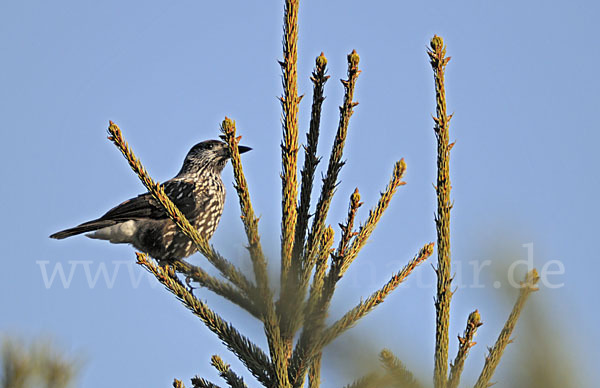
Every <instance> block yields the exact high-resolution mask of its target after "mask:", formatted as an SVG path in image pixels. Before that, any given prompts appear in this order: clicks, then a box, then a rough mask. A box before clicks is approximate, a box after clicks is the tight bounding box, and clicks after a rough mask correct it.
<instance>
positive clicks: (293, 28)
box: [277, 0, 302, 384]
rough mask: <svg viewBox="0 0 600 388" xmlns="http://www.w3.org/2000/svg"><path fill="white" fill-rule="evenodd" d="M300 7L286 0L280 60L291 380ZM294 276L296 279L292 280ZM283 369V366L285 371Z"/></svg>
mask: <svg viewBox="0 0 600 388" xmlns="http://www.w3.org/2000/svg"><path fill="white" fill-rule="evenodd" d="M298 8H299V0H285V7H284V16H283V61H282V62H280V65H281V69H282V71H283V96H282V97H281V98H280V100H281V106H282V109H283V117H282V123H283V143H282V144H281V163H282V166H283V171H282V173H281V182H282V193H281V198H282V203H281V207H282V216H281V275H280V282H281V298H280V299H281V300H282V301H284V302H283V303H280V304H279V305H278V310H277V313H278V321H279V322H278V325H279V327H280V332H281V338H282V340H283V341H284V342H285V344H284V346H285V349H284V353H285V360H282V361H281V363H282V365H285V366H286V368H285V369H286V372H285V373H284V374H285V377H284V376H283V374H282V375H281V378H283V379H285V381H284V383H285V384H288V382H287V356H288V353H289V352H290V349H291V347H292V341H293V337H294V333H293V330H292V324H291V322H292V321H291V320H290V317H289V314H288V311H289V310H288V308H287V306H288V302H289V301H290V300H291V299H292V297H291V294H294V293H295V292H296V287H294V286H293V284H292V283H296V280H295V279H294V277H293V276H290V267H291V266H292V253H293V249H294V235H295V231H296V221H297V219H298V217H297V214H298V213H297V212H298V209H297V201H298V177H297V168H298V167H297V165H298V105H299V104H300V100H301V99H302V97H299V96H298V72H297V61H298V46H297V45H298ZM290 278H291V279H292V281H290ZM281 372H282V373H283V370H282V371H281Z"/></svg>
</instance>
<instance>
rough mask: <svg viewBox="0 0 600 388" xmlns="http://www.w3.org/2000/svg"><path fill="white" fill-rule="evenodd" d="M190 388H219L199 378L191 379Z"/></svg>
mask: <svg viewBox="0 0 600 388" xmlns="http://www.w3.org/2000/svg"><path fill="white" fill-rule="evenodd" d="M192 387H193V388H221V387H219V386H218V385H216V384H213V383H211V382H210V381H208V380H205V379H203V378H201V377H198V376H196V377H192Z"/></svg>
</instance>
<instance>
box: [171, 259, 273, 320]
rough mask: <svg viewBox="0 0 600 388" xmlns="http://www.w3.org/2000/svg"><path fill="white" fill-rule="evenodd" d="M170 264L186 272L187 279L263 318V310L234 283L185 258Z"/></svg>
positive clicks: (182, 272)
mask: <svg viewBox="0 0 600 388" xmlns="http://www.w3.org/2000/svg"><path fill="white" fill-rule="evenodd" d="M170 264H171V265H172V266H173V268H174V269H175V270H176V271H177V272H179V273H181V274H184V275H185V276H186V280H187V279H191V280H192V281H195V282H197V283H198V284H199V285H200V286H202V287H205V288H207V289H208V290H210V291H212V292H214V293H215V294H217V295H220V296H222V297H224V298H225V299H227V300H229V301H231V302H233V303H235V304H236V305H238V306H240V307H241V308H243V309H244V310H246V311H247V312H249V313H250V314H252V315H253V316H254V317H255V318H257V319H262V310H261V309H259V308H258V307H257V306H256V305H255V303H254V301H253V300H252V299H250V298H248V297H247V296H245V295H242V294H241V293H240V291H239V289H238V288H236V287H234V286H233V285H231V284H229V283H227V282H224V281H222V280H219V279H217V278H215V277H213V276H211V275H209V274H208V273H206V271H204V270H203V269H202V268H200V267H198V266H195V265H192V264H190V263H188V262H186V261H185V260H177V261H174V262H173V263H170Z"/></svg>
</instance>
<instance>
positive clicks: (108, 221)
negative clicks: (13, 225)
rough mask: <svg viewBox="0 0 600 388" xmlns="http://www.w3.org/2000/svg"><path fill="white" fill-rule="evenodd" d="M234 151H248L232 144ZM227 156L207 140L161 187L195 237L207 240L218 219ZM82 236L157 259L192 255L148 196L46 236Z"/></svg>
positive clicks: (186, 241)
mask: <svg viewBox="0 0 600 388" xmlns="http://www.w3.org/2000/svg"><path fill="white" fill-rule="evenodd" d="M238 149H239V152H240V154H241V153H244V152H247V151H250V150H251V148H249V147H245V146H238ZM229 158H230V154H229V150H228V148H227V144H225V143H223V142H221V141H218V140H207V141H203V142H201V143H198V144H196V145H195V146H193V147H192V149H191V150H190V151H189V152H188V154H187V156H186V157H185V160H184V161H183V166H182V167H181V170H180V171H179V173H178V174H177V175H176V176H175V177H174V178H173V179H170V180H168V181H166V182H164V183H163V184H162V186H163V188H164V190H165V193H166V194H167V196H168V197H169V198H170V199H171V201H173V203H174V204H175V205H176V206H177V207H178V208H179V210H181V212H183V214H184V215H185V217H186V218H187V219H188V221H190V223H191V224H192V226H193V227H195V228H196V229H198V232H199V233H200V235H201V236H203V237H205V238H206V239H207V240H209V239H210V238H211V237H212V235H213V233H214V232H215V229H216V228H217V225H218V223H219V220H220V219H221V214H222V213H223V204H224V202H225V187H224V186H223V181H222V180H221V172H222V171H223V168H224V167H225V165H226V164H227V160H228V159H229ZM81 233H87V234H86V236H87V237H90V238H94V239H100V240H108V241H110V242H111V243H113V244H132V245H133V246H134V247H135V248H137V249H139V250H141V251H142V252H145V253H148V254H149V255H150V256H152V257H153V258H155V259H157V260H161V261H162V260H165V261H168V260H178V259H183V258H185V257H187V256H189V255H191V254H192V253H194V252H195V251H196V246H195V245H194V244H193V243H192V241H191V240H190V239H189V238H188V237H187V236H186V235H185V234H184V233H183V232H181V230H180V229H179V228H178V227H177V225H175V223H174V222H173V221H172V220H171V219H170V218H169V217H168V216H167V213H166V212H165V210H164V209H163V207H162V205H161V204H160V203H159V202H158V201H156V200H155V199H154V198H153V197H152V195H151V194H150V193H146V194H142V195H139V196H137V197H135V198H131V199H129V200H127V201H125V202H123V203H121V204H120V205H118V206H116V207H114V208H112V209H111V210H109V211H108V212H107V213H106V214H104V215H103V216H102V217H100V218H98V219H96V220H93V221H88V222H84V223H83V224H81V225H78V226H76V227H74V228H70V229H66V230H63V231H60V232H57V233H54V234H53V235H51V236H50V237H51V238H55V239H63V238H66V237H71V236H75V235H77V234H81Z"/></svg>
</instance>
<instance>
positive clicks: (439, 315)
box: [427, 36, 452, 388]
mask: <svg viewBox="0 0 600 388" xmlns="http://www.w3.org/2000/svg"><path fill="white" fill-rule="evenodd" d="M427 53H428V54H429V58H430V63H431V67H432V68H433V73H434V80H435V97H436V112H437V117H435V118H434V119H433V120H434V121H435V127H434V131H435V135H436V137H437V143H438V150H437V167H438V173H437V186H436V191H437V216H436V219H435V222H436V229H437V241H438V246H437V249H438V266H437V269H436V273H437V278H438V281H437V297H436V300H435V308H436V333H435V369H434V376H433V379H434V385H435V387H436V388H444V387H445V386H446V381H447V379H448V341H449V339H448V326H449V322H450V299H451V298H452V291H451V289H450V283H451V282H452V278H451V276H450V209H451V208H452V205H451V203H450V189H451V185H450V149H451V148H452V145H450V144H449V133H448V132H449V125H450V118H451V116H448V115H447V114H446V90H445V86H444V72H445V70H446V65H447V64H448V61H450V57H446V47H445V46H444V40H443V39H442V38H440V37H439V36H434V37H433V39H431V50H429V51H428V52H427Z"/></svg>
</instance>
